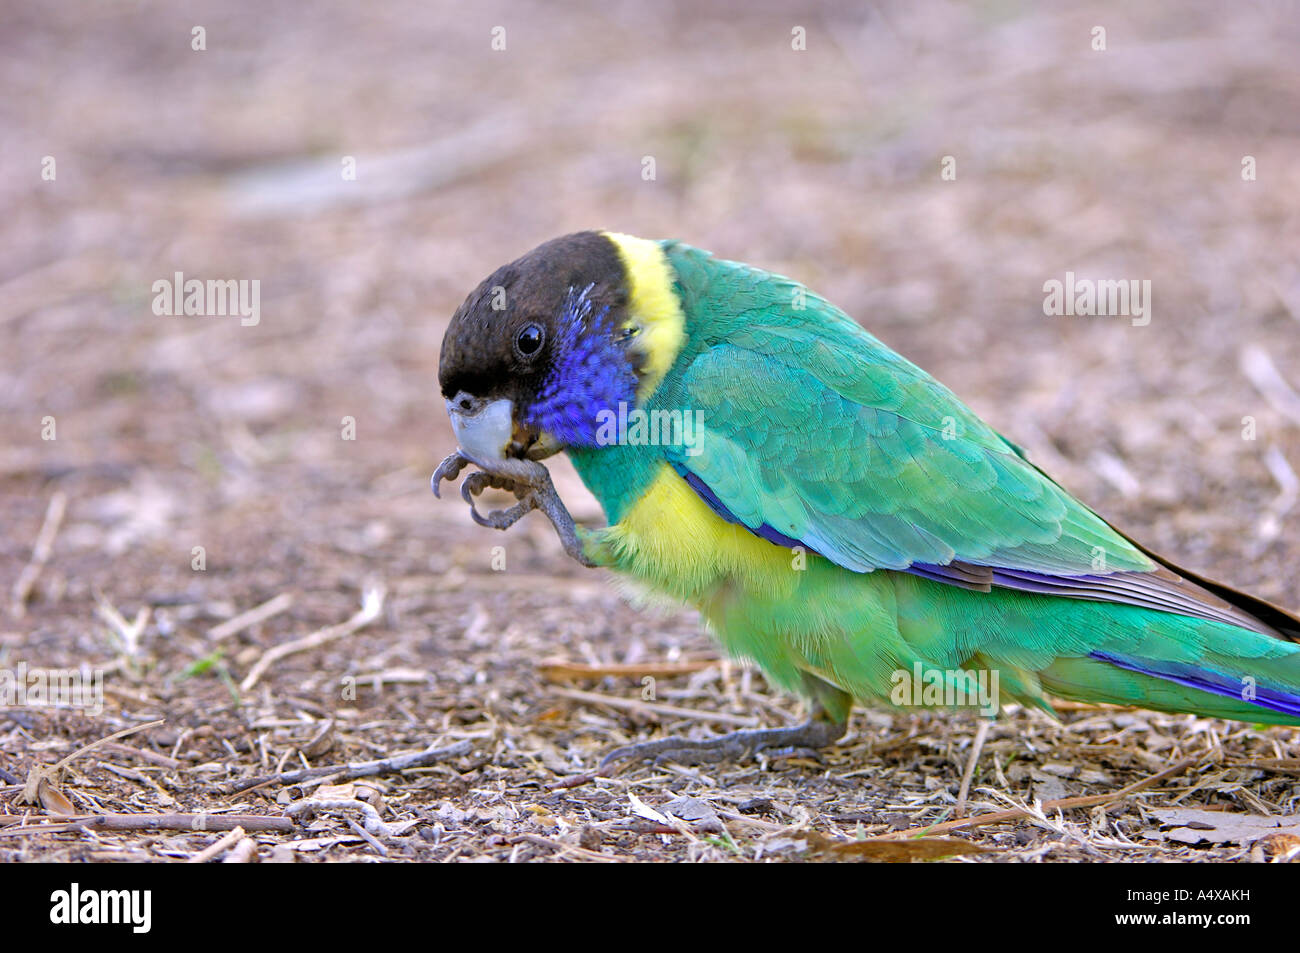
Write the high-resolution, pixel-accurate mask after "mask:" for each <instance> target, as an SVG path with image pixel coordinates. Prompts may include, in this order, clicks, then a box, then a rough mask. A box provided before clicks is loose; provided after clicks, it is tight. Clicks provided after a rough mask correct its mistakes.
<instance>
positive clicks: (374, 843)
mask: <svg viewBox="0 0 1300 953" xmlns="http://www.w3.org/2000/svg"><path fill="white" fill-rule="evenodd" d="M376 816H378V815H376ZM344 820H345V821H347V822H348V827H350V828H352V833H354V834H356V835H357V836H358V837H360V838H361V839H362V840H364V841H365V842H366V843H367V844H369V845H370V846H371V847H373V848H374V849H375V850H376V851H378V852H379V853H380V854H381V855H382V856H384V857H387V856H388V848H387V847H385V846H384V845H383V844H381V843H380V842H379V841H378V839H376V837H375V835H373V834H371V833H370V832H369V831H368V830H366V829H365V828H364V827H362V826H361V825H360V824H358V823H357V822H356V821H354V820H352V818H350V817H345V818H344Z"/></svg>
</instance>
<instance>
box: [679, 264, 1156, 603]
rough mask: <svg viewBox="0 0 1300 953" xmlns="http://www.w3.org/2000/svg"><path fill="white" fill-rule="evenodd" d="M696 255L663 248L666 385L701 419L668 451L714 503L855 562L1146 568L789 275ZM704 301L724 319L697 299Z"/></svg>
mask: <svg viewBox="0 0 1300 953" xmlns="http://www.w3.org/2000/svg"><path fill="white" fill-rule="evenodd" d="M702 254H703V253H699V252H696V251H695V250H694V249H687V250H682V247H681V246H678V248H677V250H676V251H675V254H674V256H673V257H674V259H675V262H674V263H675V264H676V265H677V267H678V272H679V277H680V279H681V280H680V284H679V291H680V292H681V294H682V299H683V302H684V305H685V308H686V314H687V321H688V326H690V327H691V328H692V334H693V335H694V336H695V338H696V341H697V347H696V350H695V351H694V353H693V354H691V355H687V356H686V357H685V358H684V361H685V364H684V366H682V367H681V368H680V370H679V373H678V375H677V376H676V379H675V380H674V381H673V382H672V383H671V384H670V387H669V391H668V394H669V396H670V399H671V400H672V402H673V403H674V404H676V405H678V406H680V407H682V408H684V409H685V410H687V411H692V412H694V411H698V412H699V414H700V415H701V416H700V419H701V421H702V425H703V430H702V432H701V433H700V434H698V439H696V440H695V441H694V444H693V446H692V447H690V448H686V449H679V448H675V449H674V450H673V451H671V452H670V457H671V459H672V462H673V464H674V466H676V467H677V469H678V471H679V472H681V473H682V474H683V475H684V476H686V477H687V479H688V480H689V481H690V482H691V483H692V485H694V486H696V488H697V490H699V491H700V492H701V494H702V495H703V496H705V498H706V499H708V498H709V497H710V496H712V497H713V499H710V503H711V504H712V505H714V506H715V507H719V506H720V508H723V509H725V511H726V512H727V513H728V514H730V516H731V518H733V519H735V520H736V521H738V522H740V523H742V524H744V525H745V526H747V527H749V528H750V529H751V530H754V531H755V532H757V533H758V534H759V535H763V536H766V537H767V538H769V539H774V540H776V541H781V542H785V541H793V542H798V543H799V544H802V545H804V546H807V547H808V548H809V549H811V550H813V551H815V552H817V553H820V554H821V555H823V556H825V557H827V558H828V559H831V560H833V561H834V562H836V563H838V564H840V565H841V566H844V567H846V568H849V569H853V570H856V571H859V572H863V571H869V570H872V569H909V568H914V567H917V568H919V569H920V570H921V571H923V572H925V571H926V567H948V568H947V569H943V570H938V575H939V576H940V577H941V578H944V579H945V581H953V582H958V583H960V582H961V580H962V577H963V576H964V575H970V576H972V579H974V581H977V582H983V583H984V584H987V581H988V580H987V578H977V577H978V576H979V574H978V573H972V572H971V570H972V569H973V568H974V567H998V568H999V569H1004V570H1008V571H1011V572H1016V571H1019V572H1022V573H1031V574H1048V575H1051V576H1079V575H1089V574H1098V573H1101V574H1105V573H1110V572H1116V571H1125V570H1129V571H1138V572H1149V571H1151V570H1153V569H1155V568H1156V564H1155V563H1154V562H1152V561H1151V560H1150V559H1148V558H1147V556H1146V555H1144V554H1143V553H1142V552H1141V551H1140V550H1139V549H1137V548H1136V547H1135V546H1134V545H1133V544H1132V543H1130V542H1129V541H1128V540H1126V539H1125V538H1124V537H1123V536H1121V535H1119V534H1118V533H1117V532H1116V531H1115V530H1113V529H1112V528H1111V527H1110V526H1108V525H1107V524H1106V523H1105V522H1104V521H1103V520H1102V519H1101V518H1100V517H1098V516H1097V515H1096V514H1094V513H1093V512H1091V511H1090V510H1089V509H1088V508H1087V507H1085V506H1083V505H1082V504H1081V503H1079V502H1078V501H1077V500H1075V499H1073V498H1072V497H1070V496H1069V494H1067V493H1066V492H1065V491H1064V490H1062V489H1061V488H1060V487H1059V486H1057V485H1056V484H1055V483H1054V482H1052V481H1051V480H1050V479H1048V478H1047V477H1046V476H1044V475H1043V474H1042V473H1041V472H1040V471H1039V470H1038V469H1037V468H1035V467H1034V466H1033V465H1032V464H1030V463H1029V462H1028V461H1026V460H1025V459H1024V458H1023V457H1022V456H1021V454H1020V452H1019V451H1018V449H1017V448H1016V447H1015V446H1014V445H1013V444H1011V443H1010V442H1009V441H1007V440H1005V439H1004V438H1003V437H1001V436H1000V435H999V434H998V433H997V432H995V431H994V430H992V429H991V428H990V427H988V426H987V425H986V424H985V423H983V421H981V420H980V419H979V418H978V417H977V416H975V414H974V413H973V412H971V410H970V409H969V408H967V407H966V406H965V405H963V404H962V403H961V402H960V401H959V400H958V399H957V398H956V397H955V396H954V395H953V394H952V392H951V391H949V390H948V389H947V388H945V387H944V386H943V385H941V384H940V383H938V382H937V381H936V380H934V379H933V378H932V377H930V376H929V375H928V374H926V373H925V372H924V371H922V370H921V369H920V368H918V367H916V366H915V365H913V364H911V363H910V362H909V361H907V360H905V359H904V358H902V357H900V356H899V355H898V354H896V353H894V352H893V351H891V350H889V349H888V348H887V347H885V346H884V345H883V344H882V343H880V342H879V341H878V340H876V339H875V338H874V337H872V336H871V335H870V334H868V333H867V332H866V331H865V330H863V329H862V328H861V327H860V326H858V325H857V324H856V323H855V322H853V321H852V320H851V319H850V318H848V317H847V316H846V315H845V314H844V313H843V312H841V311H839V310H838V309H836V308H835V307H833V306H832V305H830V304H829V303H828V302H826V301H824V300H823V299H820V298H818V297H816V296H815V295H812V294H811V293H809V292H807V291H806V290H805V289H802V288H801V287H800V286H799V285H797V284H795V283H794V282H791V281H789V280H788V279H783V278H779V277H777V276H775V275H771V274H768V273H766V272H762V271H758V270H757V269H753V268H748V267H747V266H742V265H738V264H733V263H730V262H720V261H718V260H716V259H711V258H709V259H707V260H702V259H700V257H699V256H701V255H702ZM684 255H686V256H689V257H688V258H686V259H685V260H683V256H684ZM692 269H694V271H692ZM715 302H725V303H726V308H727V313H726V314H725V315H723V314H720V313H711V312H709V311H708V310H707V309H709V308H714V307H716V305H715V304H714V303H715ZM792 302H797V305H798V307H793V306H792ZM930 572H931V574H934V572H935V570H933V569H931V570H930Z"/></svg>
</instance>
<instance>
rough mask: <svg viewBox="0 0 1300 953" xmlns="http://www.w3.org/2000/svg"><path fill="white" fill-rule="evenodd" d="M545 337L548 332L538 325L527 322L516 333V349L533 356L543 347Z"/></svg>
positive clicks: (524, 354)
mask: <svg viewBox="0 0 1300 953" xmlns="http://www.w3.org/2000/svg"><path fill="white" fill-rule="evenodd" d="M545 338H546V332H544V331H543V330H542V329H541V328H540V327H539V326H538V325H536V324H525V325H524V326H523V327H522V328H521V329H520V330H519V333H518V334H517V335H515V349H516V350H518V351H519V353H520V354H522V355H523V356H524V357H532V356H533V355H534V354H536V353H537V352H538V351H540V350H541V349H542V341H543V340H545Z"/></svg>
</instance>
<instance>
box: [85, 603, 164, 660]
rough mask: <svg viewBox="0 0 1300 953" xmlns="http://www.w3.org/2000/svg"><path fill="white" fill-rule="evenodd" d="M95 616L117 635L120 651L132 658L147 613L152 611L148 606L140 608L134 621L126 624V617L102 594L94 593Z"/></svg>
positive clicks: (146, 621) (147, 622) (146, 623)
mask: <svg viewBox="0 0 1300 953" xmlns="http://www.w3.org/2000/svg"><path fill="white" fill-rule="evenodd" d="M95 602H96V605H95V615H97V616H99V617H100V618H101V619H103V620H104V623H105V624H106V625H107V626H108V627H109V628H110V629H111V630H112V631H113V632H114V634H116V635H117V638H118V641H119V642H121V643H122V650H123V651H124V652H125V653H126V654H127V655H128V656H130V657H132V658H134V657H135V655H136V652H137V651H139V648H140V636H141V635H143V634H144V627H145V626H146V625H148V624H149V613H150V612H152V611H153V609H152V607H150V606H147V605H145V606H141V607H140V610H139V611H138V612H137V613H136V614H135V620H134V621H132V622H127V621H126V617H125V616H123V615H122V613H121V612H119V611H118V609H117V606H115V605H113V603H111V602H110V601H109V600H108V597H107V596H105V595H104V594H103V593H102V592H100V591H98V590H96V591H95Z"/></svg>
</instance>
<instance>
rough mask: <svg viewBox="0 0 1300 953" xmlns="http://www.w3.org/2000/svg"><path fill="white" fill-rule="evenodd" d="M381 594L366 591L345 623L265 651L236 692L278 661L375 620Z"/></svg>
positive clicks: (380, 589) (381, 603) (245, 688)
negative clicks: (358, 607)
mask: <svg viewBox="0 0 1300 953" xmlns="http://www.w3.org/2000/svg"><path fill="white" fill-rule="evenodd" d="M384 595H385V591H384V588H383V587H382V586H378V587H375V588H368V589H366V590H365V592H364V593H363V594H362V597H361V608H360V609H358V610H357V612H356V614H355V615H353V616H352V618H350V619H348V620H347V621H346V622H343V623H340V624H339V625H331V626H328V627H326V628H324V629H317V630H316V631H315V632H313V633H312V634H311V635H305V636H303V637H302V638H301V639H294V640H293V641H292V642H283V643H281V644H280V645H277V646H275V647H273V648H270V649H267V650H266V652H265V653H263V655H262V657H261V658H259V659H258V660H257V662H256V663H255V664H254V665H253V667H252V669H251V670H249V673H248V675H247V676H246V677H245V678H244V680H243V681H242V682H240V683H239V690H240V691H241V692H246V691H248V690H249V689H251V688H252V687H253V686H254V685H256V684H257V683H258V681H259V680H260V679H261V677H262V676H263V675H265V674H266V670H267V669H268V668H270V667H271V666H272V665H274V664H275V663H276V662H278V661H279V660H280V659H282V658H284V657H285V656H288V655H293V654H295V653H297V652H306V651H308V650H310V649H316V648H320V647H321V646H322V645H326V644H328V643H330V642H333V641H335V640H336V639H341V638H343V637H345V636H348V635H351V634H352V633H353V632H356V631H357V630H359V629H363V628H365V627H366V626H368V625H369V624H370V623H372V622H374V621H375V620H376V619H378V618H379V615H380V613H381V612H382V611H383V608H384Z"/></svg>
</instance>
